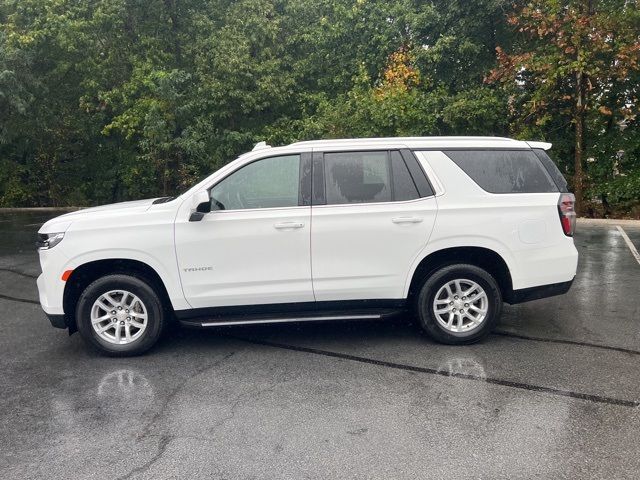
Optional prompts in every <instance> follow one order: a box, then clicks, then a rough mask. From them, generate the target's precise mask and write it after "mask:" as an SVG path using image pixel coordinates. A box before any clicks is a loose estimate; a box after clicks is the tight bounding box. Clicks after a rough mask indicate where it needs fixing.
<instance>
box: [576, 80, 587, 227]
mask: <svg viewBox="0 0 640 480" xmlns="http://www.w3.org/2000/svg"><path fill="white" fill-rule="evenodd" d="M584 96H585V92H584V74H583V72H582V71H581V70H579V71H578V72H576V111H575V114H574V122H575V127H576V138H575V156H574V160H573V162H574V172H575V174H574V177H573V189H574V192H573V193H574V195H575V196H576V213H577V214H578V216H580V215H582V213H583V211H584V193H583V186H584V173H583V170H582V164H583V157H584V108H585V105H584V103H585V98H584Z"/></svg>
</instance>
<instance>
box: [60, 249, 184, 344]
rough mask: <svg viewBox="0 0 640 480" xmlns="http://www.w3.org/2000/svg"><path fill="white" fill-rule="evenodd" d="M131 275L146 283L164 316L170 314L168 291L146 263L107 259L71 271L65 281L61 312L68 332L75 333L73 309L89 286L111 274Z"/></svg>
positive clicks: (171, 310)
mask: <svg viewBox="0 0 640 480" xmlns="http://www.w3.org/2000/svg"><path fill="white" fill-rule="evenodd" d="M116 273H119V274H125V275H131V276H134V277H137V278H140V279H141V280H144V281H146V282H147V283H149V284H150V285H151V286H152V288H153V289H154V290H155V291H156V292H157V293H158V296H159V297H160V300H161V301H162V305H163V308H164V309H165V312H167V313H171V314H173V306H172V303H171V300H170V298H169V294H168V292H167V288H166V286H165V284H164V282H163V281H162V278H161V277H160V275H159V274H158V272H157V271H156V270H155V269H154V268H153V267H151V266H150V265H148V264H147V263H145V262H142V261H140V260H133V259H130V258H109V259H101V260H93V261H89V262H86V263H83V264H81V265H79V266H77V267H76V268H74V269H73V272H72V273H71V275H70V276H69V278H68V279H67V281H66V283H65V287H64V293H63V299H62V304H63V311H64V318H65V323H66V324H67V326H68V327H69V332H70V333H73V332H75V331H76V330H77V325H76V305H77V303H78V299H79V298H80V295H81V294H82V292H83V291H84V290H85V288H87V286H88V285H89V284H91V283H92V282H93V281H95V280H97V279H98V278H100V277H103V276H105V275H110V274H116Z"/></svg>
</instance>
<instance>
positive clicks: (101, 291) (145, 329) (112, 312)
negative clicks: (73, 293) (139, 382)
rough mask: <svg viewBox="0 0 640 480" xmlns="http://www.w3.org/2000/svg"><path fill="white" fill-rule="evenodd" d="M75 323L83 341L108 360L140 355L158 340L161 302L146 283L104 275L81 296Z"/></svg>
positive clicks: (124, 276)
mask: <svg viewBox="0 0 640 480" xmlns="http://www.w3.org/2000/svg"><path fill="white" fill-rule="evenodd" d="M76 322H77V325H78V331H79V332H80V335H81V336H82V338H83V339H84V340H85V341H86V342H87V343H88V344H90V345H91V346H93V347H94V348H96V349H98V350H99V351H100V352H101V353H104V354H106V355H111V356H130V355H139V354H141V353H143V352H145V351H147V350H148V349H149V348H151V347H152V346H153V345H154V344H155V343H156V342H157V341H158V338H160V335H161V333H162V330H163V327H164V323H165V319H164V311H163V308H162V303H161V301H160V298H159V297H158V295H157V294H156V292H155V290H154V289H153V288H152V286H151V285H150V284H149V283H147V282H146V281H144V280H142V279H140V278H137V277H133V276H130V275H121V274H113V275H106V276H104V277H102V278H99V279H98V280H96V281H94V282H93V283H91V284H90V285H89V286H88V287H87V288H86V289H85V290H84V292H82V294H81V295H80V298H79V300H78V305H77V308H76Z"/></svg>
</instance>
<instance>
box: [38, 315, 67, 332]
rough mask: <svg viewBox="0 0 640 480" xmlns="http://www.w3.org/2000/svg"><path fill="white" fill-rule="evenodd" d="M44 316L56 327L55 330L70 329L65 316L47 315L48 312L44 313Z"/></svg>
mask: <svg viewBox="0 0 640 480" xmlns="http://www.w3.org/2000/svg"><path fill="white" fill-rule="evenodd" d="M44 314H45V315H46V316H47V318H48V319H49V321H50V322H51V325H52V326H54V327H55V328H68V327H69V326H68V325H67V321H66V320H65V317H64V315H59V314H53V313H47V312H44Z"/></svg>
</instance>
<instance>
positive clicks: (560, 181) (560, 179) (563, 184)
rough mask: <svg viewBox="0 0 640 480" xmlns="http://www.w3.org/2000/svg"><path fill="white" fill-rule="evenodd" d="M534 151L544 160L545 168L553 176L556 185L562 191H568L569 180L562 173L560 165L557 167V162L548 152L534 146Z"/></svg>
mask: <svg viewBox="0 0 640 480" xmlns="http://www.w3.org/2000/svg"><path fill="white" fill-rule="evenodd" d="M533 153H535V154H536V156H537V157H538V158H539V159H540V161H541V162H542V165H544V168H546V169H547V173H548V174H549V175H550V176H551V178H552V179H553V181H554V182H555V184H556V186H557V187H558V190H560V191H561V192H568V191H569V187H568V185H567V181H566V180H565V178H564V176H563V175H562V173H561V172H560V170H559V169H558V167H556V164H555V163H553V160H551V158H549V155H547V152H545V151H544V150H541V149H539V148H534V149H533Z"/></svg>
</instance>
